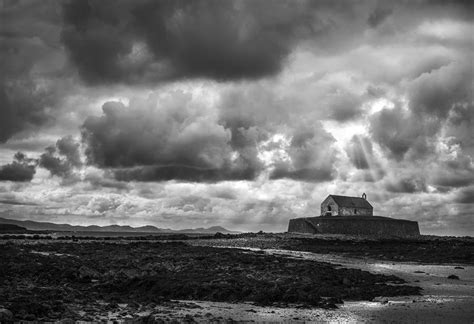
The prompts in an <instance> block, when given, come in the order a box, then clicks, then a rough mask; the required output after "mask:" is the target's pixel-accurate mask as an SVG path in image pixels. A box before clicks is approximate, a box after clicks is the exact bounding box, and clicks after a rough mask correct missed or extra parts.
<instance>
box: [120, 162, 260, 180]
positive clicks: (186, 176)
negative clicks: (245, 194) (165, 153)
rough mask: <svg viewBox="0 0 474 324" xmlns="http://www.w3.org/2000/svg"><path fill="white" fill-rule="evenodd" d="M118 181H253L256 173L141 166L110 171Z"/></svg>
mask: <svg viewBox="0 0 474 324" xmlns="http://www.w3.org/2000/svg"><path fill="white" fill-rule="evenodd" d="M112 172H113V174H114V176H115V179H117V180H118V181H169V180H181V181H190V182H217V181H223V180H253V179H254V178H255V177H256V175H257V173H256V170H253V169H237V168H233V167H232V166H231V165H229V166H225V167H222V168H219V169H204V168H196V167H190V166H180V165H171V166H141V167H135V168H127V169H114V170H112Z"/></svg>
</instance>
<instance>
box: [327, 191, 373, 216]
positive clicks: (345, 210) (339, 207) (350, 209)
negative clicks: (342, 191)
mask: <svg viewBox="0 0 474 324" xmlns="http://www.w3.org/2000/svg"><path fill="white" fill-rule="evenodd" d="M322 215H324V216H355V215H360V216H373V215H374V207H372V205H371V204H370V203H369V202H368V201H367V195H366V194H365V193H364V194H363V195H362V198H359V197H348V196H337V195H329V196H327V198H326V199H324V200H323V202H322V203H321V216H322Z"/></svg>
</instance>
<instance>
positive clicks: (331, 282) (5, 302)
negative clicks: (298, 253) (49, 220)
mask: <svg viewBox="0 0 474 324" xmlns="http://www.w3.org/2000/svg"><path fill="white" fill-rule="evenodd" d="M1 244H2V246H1V250H0V258H1V259H2V267H1V268H0V316H3V317H2V320H3V321H13V320H15V321H19V320H26V321H59V320H65V319H67V320H70V321H77V320H84V321H101V320H104V319H105V318H108V319H116V320H118V319H129V320H134V321H135V320H136V321H145V322H149V321H152V322H153V321H155V320H163V316H162V315H163V314H162V313H163V309H173V307H176V308H180V307H181V308H183V307H184V308H186V307H193V306H192V305H193V304H192V303H188V305H187V306H186V302H185V300H201V301H209V302H231V303H242V302H247V303H251V304H253V305H260V306H272V307H275V306H276V307H303V308H322V309H334V308H337V307H338V305H340V304H342V303H343V302H344V301H347V300H373V299H374V298H377V297H380V296H403V295H419V294H420V293H421V289H420V288H419V287H416V286H410V285H407V284H406V282H405V281H404V280H403V279H401V278H399V277H396V276H392V275H391V276H385V275H381V274H372V273H369V272H367V271H362V270H359V269H347V268H342V267H338V266H336V265H333V264H330V263H325V262H316V261H310V260H299V259H294V258H288V257H284V256H278V255H268V254H265V253H263V252H259V251H248V250H240V249H234V248H233V249H227V248H215V247H203V246H193V245H190V244H187V243H185V242H152V241H145V242H136V241H117V240H116V241H85V240H81V241H79V242H76V241H72V240H34V241H33V240H4V241H2V243H1ZM175 300H182V301H181V302H180V303H184V304H183V305H181V304H179V303H178V304H173V303H176V302H175ZM183 300H184V301H183ZM124 305H126V306H124ZM163 307H164V308H163ZM204 315H205V312H204V313H203V316H204ZM211 315H212V314H211ZM114 316H115V317H114ZM208 316H209V315H208ZM208 319H210V317H209V318H208ZM183 320H186V319H185V318H183ZM188 320H190V319H188Z"/></svg>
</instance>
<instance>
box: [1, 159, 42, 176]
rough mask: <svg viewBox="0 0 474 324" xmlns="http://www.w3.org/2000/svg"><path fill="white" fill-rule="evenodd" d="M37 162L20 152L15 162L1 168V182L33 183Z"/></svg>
mask: <svg viewBox="0 0 474 324" xmlns="http://www.w3.org/2000/svg"><path fill="white" fill-rule="evenodd" d="M36 165H37V161H36V160H35V159H30V158H28V157H27V156H26V155H25V154H23V153H21V152H18V153H16V154H15V157H14V161H13V162H12V163H9V164H5V165H2V166H0V181H18V182H22V181H31V179H33V176H34V175H35V172H36Z"/></svg>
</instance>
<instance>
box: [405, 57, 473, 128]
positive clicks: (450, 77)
mask: <svg viewBox="0 0 474 324" xmlns="http://www.w3.org/2000/svg"><path fill="white" fill-rule="evenodd" d="M472 94H473V86H472V63H470V62H467V63H464V64H461V63H453V64H451V65H448V66H444V67H441V68H439V69H437V70H434V71H431V72H430V73H424V74H422V75H421V76H420V77H419V78H417V79H416V80H414V81H413V82H411V83H410V88H409V99H410V108H411V110H412V111H413V112H416V113H422V114H428V115H434V116H436V117H439V118H443V119H445V118H446V117H447V116H448V114H449V111H450V110H451V109H452V108H453V105H454V104H456V103H463V102H472V100H473V95H472Z"/></svg>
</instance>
